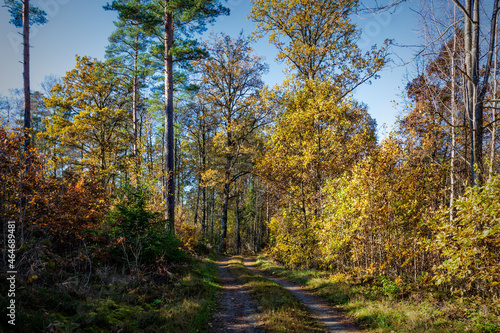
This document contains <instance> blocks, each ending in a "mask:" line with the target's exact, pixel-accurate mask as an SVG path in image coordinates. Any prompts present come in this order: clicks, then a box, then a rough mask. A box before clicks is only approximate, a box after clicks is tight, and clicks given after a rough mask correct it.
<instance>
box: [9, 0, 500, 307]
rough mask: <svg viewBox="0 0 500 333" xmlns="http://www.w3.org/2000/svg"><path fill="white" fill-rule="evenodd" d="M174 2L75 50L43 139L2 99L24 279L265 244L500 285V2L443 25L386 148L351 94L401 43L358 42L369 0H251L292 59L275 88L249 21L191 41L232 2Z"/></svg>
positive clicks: (344, 265) (373, 266) (372, 268)
mask: <svg viewBox="0 0 500 333" xmlns="http://www.w3.org/2000/svg"><path fill="white" fill-rule="evenodd" d="M167 3H168V2H167ZM172 3H173V4H170V5H168V6H166V7H165V4H163V6H162V3H160V2H157V1H137V0H128V1H125V0H121V1H114V2H113V3H112V4H109V5H108V6H106V9H108V10H116V11H117V12H118V14H119V18H118V21H117V22H116V27H117V30H116V31H115V32H114V33H113V34H112V36H110V45H109V47H108V49H107V52H106V60H97V59H90V58H89V57H86V56H84V55H81V56H77V57H76V64H75V68H74V69H72V70H70V71H68V72H67V73H66V75H65V76H63V77H62V78H60V79H53V78H51V79H50V80H48V81H47V82H46V83H45V85H44V87H46V91H44V92H32V94H31V110H32V111H31V112H32V120H33V122H32V123H33V126H32V127H31V129H28V131H29V133H30V135H31V143H32V148H31V150H29V151H25V150H23V138H24V136H23V135H24V134H23V131H22V126H21V123H20V120H21V119H22V117H17V115H20V114H21V111H22V110H21V109H22V107H20V106H19V105H20V104H22V103H17V104H16V100H15V99H14V98H12V99H10V100H5V101H4V102H5V104H6V105H5V106H4V109H8V110H9V115H8V116H7V117H4V118H3V119H2V129H1V131H0V140H1V142H2V145H1V156H0V163H1V173H0V177H1V182H2V184H4V185H3V186H2V188H1V190H0V214H1V218H2V223H3V226H4V229H3V235H4V237H3V241H4V242H5V239H6V238H5V237H6V232H7V222H8V221H11V220H14V221H19V224H18V231H19V234H20V237H19V239H18V242H19V246H20V252H19V255H20V259H19V265H20V266H19V271H20V272H22V274H23V275H24V277H25V278H27V279H28V278H29V277H33V276H37V277H38V276H42V277H43V276H44V274H45V273H44V272H47V271H48V270H50V269H53V266H54V265H56V264H58V265H59V264H60V265H63V266H67V267H72V268H73V269H74V270H75V271H78V272H87V273H88V274H92V267H93V265H94V266H95V265H117V264H119V265H121V267H123V268H124V269H127V270H129V271H130V272H131V273H137V272H140V271H141V269H142V267H143V264H148V265H151V264H161V263H164V262H175V261H182V260H183V259H184V258H185V257H184V255H183V253H182V252H180V251H179V249H178V248H179V246H182V247H183V248H184V249H185V250H187V251H191V252H193V253H195V252H198V253H200V252H205V253H206V252H208V251H217V252H233V253H240V252H257V251H260V250H262V249H263V248H267V249H268V250H269V252H270V253H271V254H272V255H273V256H274V258H275V259H277V260H278V261H280V262H282V263H285V264H287V265H290V266H301V267H306V268H309V267H310V268H313V267H314V268H321V269H325V270H338V271H343V272H345V273H347V274H352V275H355V276H365V277H370V276H376V275H383V276H386V277H388V278H392V279H398V280H402V281H404V282H405V283H408V284H412V285H413V286H416V287H430V286H434V285H437V286H438V288H440V289H441V290H446V291H454V292H460V293H462V294H467V295H479V296H484V297H490V298H491V297H495V298H496V297H498V296H499V289H498V283H499V282H500V276H499V274H500V271H499V267H500V262H499V260H498V257H499V250H500V249H499V246H500V227H499V223H498V219H499V214H500V204H499V200H498V198H500V183H499V182H500V179H499V178H498V176H497V175H498V173H499V171H500V170H499V169H500V160H499V159H500V158H499V131H498V119H499V116H498V99H497V79H498V77H497V76H498V73H497V58H498V47H497V44H498V42H497V39H496V36H497V25H496V14H497V12H498V6H497V3H498V2H497V1H496V0H494V1H492V6H493V9H492V10H490V11H489V12H488V11H487V10H485V11H483V12H481V13H479V12H476V9H477V8H476V7H475V5H477V3H478V1H472V0H471V1H468V2H467V4H468V5H467V6H465V7H462V8H459V9H460V12H457V11H456V10H455V14H454V16H453V15H452V16H450V17H452V18H453V19H450V20H449V22H447V24H448V23H449V26H450V28H449V29H447V30H446V31H445V32H444V33H443V32H442V31H438V32H437V33H438V35H439V36H440V38H437V39H435V38H433V39H432V40H433V41H434V43H433V44H430V45H429V48H433V49H435V52H431V53H432V55H431V56H429V57H428V58H424V59H423V61H424V63H425V66H424V70H423V71H422V72H421V73H419V75H418V76H417V77H416V78H415V79H414V80H412V81H411V82H410V83H409V84H408V86H407V87H406V94H407V96H408V97H407V98H408V101H407V105H406V107H405V109H404V110H403V111H402V113H401V116H400V119H399V121H398V123H397V125H396V128H395V129H394V131H393V132H391V133H390V134H389V135H388V136H387V137H386V138H385V139H383V140H382V141H381V142H378V141H377V133H376V123H375V121H374V120H373V119H372V118H371V117H370V115H369V113H368V108H367V106H366V105H364V104H363V103H361V102H359V101H356V100H355V99H353V98H352V94H351V93H352V92H353V91H354V90H355V89H356V87H358V86H359V85H361V84H363V83H366V82H368V81H369V80H371V79H375V78H376V77H377V75H378V73H379V72H380V70H381V69H382V68H383V67H384V66H385V65H386V63H387V61H388V49H389V47H390V41H386V43H384V45H382V46H379V47H377V46H373V47H372V48H371V49H370V50H369V52H364V51H363V50H361V49H360V48H359V47H358V46H357V44H356V42H357V40H358V38H359V30H358V28H357V27H356V25H355V24H354V23H353V21H352V20H351V17H352V15H353V14H355V13H356V12H357V10H358V5H359V4H358V1H356V0H342V1H322V2H317V1H305V0H304V1H299V0H297V1H292V2H291V3H293V4H290V3H289V2H286V1H278V0H255V1H253V9H252V13H251V18H252V20H253V21H254V22H255V23H256V26H257V31H256V33H255V35H256V36H268V37H269V42H270V43H271V44H273V45H275V46H276V48H277V50H278V60H281V61H283V62H284V63H285V64H286V65H287V67H288V77H287V80H286V81H285V82H283V84H282V85H281V86H278V87H274V88H270V87H267V86H265V83H264V80H263V75H264V74H265V73H266V72H267V70H268V67H267V65H266V64H265V63H264V62H263V58H262V57H260V56H259V55H258V54H257V53H258V52H255V51H254V50H253V49H252V43H251V41H250V40H249V38H248V37H246V36H244V35H243V34H240V35H238V36H236V37H230V36H227V35H224V34H220V35H212V36H211V37H210V38H209V40H208V41H205V42H203V43H199V42H197V41H195V40H192V39H191V37H192V36H193V34H194V33H196V32H201V31H202V30H203V27H204V25H205V23H207V22H211V21H212V20H213V19H214V18H215V17H216V16H217V15H219V14H224V13H227V10H226V9H225V8H223V7H221V6H220V5H219V4H218V2H216V1H200V6H201V7H199V8H198V7H197V8H194V7H193V8H191V7H189V6H187V5H186V6H187V7H186V6H184V5H183V4H184V2H183V1H173V2H172ZM169 6H170V7H169ZM203 6H205V7H203ZM197 10H198V11H199V12H197ZM477 10H478V9H477ZM488 13H489V16H488ZM474 15H478V18H477V19H474V20H469V18H471V17H473V16H474ZM464 17H465V19H464ZM434 18H435V17H434ZM435 19H436V18H435ZM440 19H442V20H445V18H444V16H443V18H440ZM479 19H483V20H485V21H488V22H495V23H494V24H492V25H491V27H488V28H484V25H479V23H478V21H479ZM169 22H170V23H169ZM172 22H173V23H172ZM169 24H171V25H172V24H173V26H174V27H176V29H177V30H174V31H175V32H172V31H171V30H169V29H173V28H172V27H170V28H169ZM480 28H481V29H483V30H481V29H480ZM429 33H430V34H431V32H429ZM479 34H480V35H481V36H482V37H483V38H476V37H474V36H479ZM474 43H476V44H474ZM471 50H484V51H481V52H484V55H485V56H484V57H481V54H479V53H478V54H476V53H473V51H471ZM474 52H476V51H474ZM477 52H479V51H477ZM169 66H170V67H169ZM169 68H170V69H173V71H172V70H170V69H169ZM170 74H172V77H170V78H169V77H168V76H169V75H170ZM169 80H170V81H169ZM170 85H173V88H172V87H171V86H170ZM170 88H172V91H170V90H169V89H170ZM471 91H472V92H471ZM171 93H172V95H171ZM170 111H172V114H170V113H169V112H170ZM16 112H18V113H16ZM16 117H17V118H16ZM169 117H173V118H172V119H170V118H169ZM171 123H172V124H171ZM169 124H170V125H172V128H170V127H169V126H170V125H169ZM172 133H173V134H172ZM170 135H173V142H172V144H173V150H171V149H170V148H169V145H170V143H169V136H170ZM172 154H173V155H174V158H173V166H171V165H170V163H171V161H170V158H171V157H172ZM174 198H175V201H176V205H175V214H174V212H172V211H171V207H170V206H169V205H170V203H171V200H174ZM174 216H175V219H174ZM172 219H173V220H172ZM172 222H175V223H174V224H175V226H174V228H172ZM176 237H177V238H176ZM180 244H181V245H180ZM3 254H4V263H6V252H5V251H4V252H3ZM51 267H52V268H51ZM138 274H139V273H138Z"/></svg>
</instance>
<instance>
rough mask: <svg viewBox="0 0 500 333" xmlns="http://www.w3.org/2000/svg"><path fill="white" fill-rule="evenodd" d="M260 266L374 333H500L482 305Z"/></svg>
mask: <svg viewBox="0 0 500 333" xmlns="http://www.w3.org/2000/svg"><path fill="white" fill-rule="evenodd" d="M257 263H258V267H259V268H260V269H262V270H263V271H265V272H267V273H269V274H273V275H276V276H281V277H284V278H287V279H289V280H292V281H294V282H296V283H298V284H301V285H304V286H306V287H307V288H308V289H309V290H311V291H312V292H314V293H315V294H316V295H318V296H320V297H322V298H324V299H326V300H327V301H328V302H329V303H330V304H332V305H334V306H336V307H338V308H339V309H341V310H344V311H345V312H346V314H348V315H349V316H351V317H354V318H355V319H356V320H357V321H358V323H359V324H360V326H362V327H364V328H366V329H368V330H369V331H370V332H395V333H396V332H408V333H409V332H412V333H424V332H425V333H427V332H429V333H433V332H435V333H456V332H475V333H499V332H500V317H499V316H498V314H495V313H493V310H492V307H490V306H487V304H485V303H484V302H483V303H481V301H480V300H479V301H478V300H476V301H471V300H469V299H466V298H462V299H453V298H450V297H448V298H446V297H444V296H443V295H439V294H437V293H435V292H432V291H422V290H410V288H408V287H409V286H405V285H404V284H403V283H402V282H398V281H390V280H389V279H386V278H384V277H380V278H377V279H370V280H368V281H366V280H359V279H353V278H352V277H350V276H347V275H343V274H331V273H329V272H322V271H315V270H307V271H306V270H296V269H287V268H285V267H283V266H281V265H278V264H276V263H274V262H272V261H271V260H270V259H269V258H268V257H267V256H265V255H262V256H259V257H258V260H257Z"/></svg>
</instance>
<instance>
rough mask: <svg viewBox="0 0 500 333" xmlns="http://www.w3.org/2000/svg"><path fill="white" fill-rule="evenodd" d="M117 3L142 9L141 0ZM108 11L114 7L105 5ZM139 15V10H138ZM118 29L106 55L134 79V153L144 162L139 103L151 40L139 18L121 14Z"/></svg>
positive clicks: (132, 82)
mask: <svg viewBox="0 0 500 333" xmlns="http://www.w3.org/2000/svg"><path fill="white" fill-rule="evenodd" d="M117 4H120V5H128V6H130V8H131V9H132V8H135V9H136V11H138V10H139V9H140V5H141V0H121V1H117ZM104 8H105V9H107V10H112V9H114V8H113V7H112V6H109V5H108V6H105V7H104ZM136 14H137V13H136ZM115 26H116V28H117V29H116V30H115V31H114V32H113V33H112V34H111V36H110V37H109V42H110V44H109V45H108V47H107V48H106V57H107V58H108V59H115V60H117V61H118V63H120V64H122V65H123V70H124V76H125V77H127V78H129V79H130V80H131V86H132V87H131V89H132V129H133V136H134V140H133V147H132V151H133V155H134V157H135V158H136V159H137V163H140V160H141V159H140V156H139V151H138V114H137V112H138V103H139V100H140V91H139V89H140V85H141V82H140V81H144V76H145V75H146V74H147V72H148V67H149V66H148V62H149V61H148V54H147V53H146V51H147V49H148V44H150V43H151V40H150V38H149V37H148V36H147V34H146V31H145V29H144V26H143V24H142V23H141V21H140V18H138V17H130V16H124V15H120V17H119V21H117V22H115Z"/></svg>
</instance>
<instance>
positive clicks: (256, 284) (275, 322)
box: [229, 257, 323, 332]
mask: <svg viewBox="0 0 500 333" xmlns="http://www.w3.org/2000/svg"><path fill="white" fill-rule="evenodd" d="M229 269H230V271H231V273H232V274H234V275H235V276H236V277H237V278H238V279H240V280H241V281H242V282H243V283H244V284H245V287H246V288H248V290H249V293H250V294H251V296H252V297H253V299H254V300H255V301H256V302H257V303H258V304H259V307H260V310H261V312H262V316H263V323H264V328H265V329H266V332H323V329H322V328H320V327H319V326H318V324H317V323H316V322H315V321H314V320H313V319H312V318H311V317H309V316H308V313H307V311H306V310H305V308H304V307H303V306H302V305H301V304H300V302H299V301H297V300H296V299H295V298H294V297H293V296H292V295H291V294H290V293H289V292H288V291H286V290H285V289H283V287H281V286H280V285H278V284H277V283H275V282H273V281H271V280H268V279H266V278H264V277H262V276H260V275H258V274H255V273H253V272H251V271H250V270H249V269H247V268H246V267H245V266H244V265H243V264H242V258H241V257H234V258H233V259H232V260H231V261H230V262H229Z"/></svg>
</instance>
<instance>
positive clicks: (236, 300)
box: [210, 258, 264, 333]
mask: <svg viewBox="0 0 500 333" xmlns="http://www.w3.org/2000/svg"><path fill="white" fill-rule="evenodd" d="M229 260H230V258H222V259H220V260H219V261H217V262H216V263H215V264H216V265H217V269H218V271H219V276H220V279H221V281H220V284H221V286H222V288H223V290H222V295H221V296H220V299H219V302H218V308H219V311H218V312H217V313H216V314H215V315H214V320H213V322H212V323H211V324H210V326H211V329H210V331H211V332H221V333H222V332H224V333H225V332H227V333H233V332H250V333H260V332H264V329H263V328H262V323H261V321H260V319H259V311H258V308H257V304H255V302H254V301H253V300H252V297H251V296H250V294H249V292H248V290H247V289H246V288H245V287H244V285H243V284H242V283H241V281H239V280H238V279H236V278H235V277H234V276H233V275H232V274H231V272H229V269H228V265H229Z"/></svg>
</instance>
